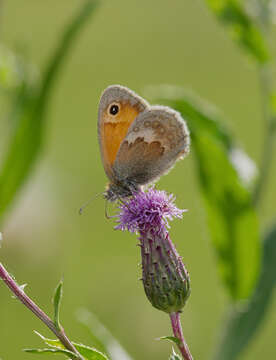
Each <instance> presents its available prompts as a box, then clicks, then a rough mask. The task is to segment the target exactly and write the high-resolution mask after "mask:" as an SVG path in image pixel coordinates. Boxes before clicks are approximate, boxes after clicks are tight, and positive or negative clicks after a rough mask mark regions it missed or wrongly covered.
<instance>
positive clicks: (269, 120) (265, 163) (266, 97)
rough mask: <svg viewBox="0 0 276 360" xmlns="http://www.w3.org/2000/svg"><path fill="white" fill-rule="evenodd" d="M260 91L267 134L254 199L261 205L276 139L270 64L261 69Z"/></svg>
mask: <svg viewBox="0 0 276 360" xmlns="http://www.w3.org/2000/svg"><path fill="white" fill-rule="evenodd" d="M259 78H260V92H261V97H262V112H263V118H264V123H265V135H264V144H263V153H262V159H261V165H260V175H259V179H258V181H257V183H256V187H255V191H254V196H253V201H254V204H255V205H259V203H260V201H261V199H262V195H263V191H264V188H265V185H266V183H267V179H268V175H269V171H270V168H271V163H272V158H273V145H274V140H275V130H276V126H275V123H276V120H275V116H273V114H272V112H271V105H270V100H271V93H272V90H271V87H272V86H271V71H270V68H269V66H268V65H264V66H262V67H261V68H260V70H259Z"/></svg>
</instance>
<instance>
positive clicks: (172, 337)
mask: <svg viewBox="0 0 276 360" xmlns="http://www.w3.org/2000/svg"><path fill="white" fill-rule="evenodd" d="M158 340H168V341H171V342H172V343H174V344H176V345H180V343H181V342H180V340H179V339H178V338H177V337H174V336H161V337H160V338H158Z"/></svg>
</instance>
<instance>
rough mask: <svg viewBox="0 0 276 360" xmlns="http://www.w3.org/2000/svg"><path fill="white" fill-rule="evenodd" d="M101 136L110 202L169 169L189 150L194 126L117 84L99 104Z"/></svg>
mask: <svg viewBox="0 0 276 360" xmlns="http://www.w3.org/2000/svg"><path fill="white" fill-rule="evenodd" d="M98 139H99V144H100V150H101V157H102V162H103V166H104V170H105V172H106V175H107V177H108V178H109V180H110V184H109V185H108V187H107V190H106V192H105V194H104V196H105V198H106V199H107V200H110V201H114V200H116V199H121V198H125V197H128V196H131V195H132V194H133V192H136V191H139V190H140V189H141V188H142V187H143V185H147V184H150V183H152V182H154V181H156V180H157V179H158V178H159V177H160V176H161V175H163V174H164V173H167V172H168V171H169V170H170V169H171V168H172V166H173V165H174V164H175V162H176V160H178V159H181V158H183V157H184V156H185V155H187V154H188V152H189V145H190V137H189V130H188V128H187V125H186V123H185V121H184V120H183V119H182V117H181V115H180V114H179V113H178V112H176V111H174V110H172V109H170V108H169V107H166V106H150V105H149V104H148V103H147V102H146V101H145V100H144V99H143V98H141V97H140V96H138V95H137V94H135V93H134V92H133V91H131V90H130V89H128V88H126V87H123V86H120V85H112V86H109V87H108V88H107V89H105V90H104V92H103V94H102V96H101V99H100V104H99V113H98Z"/></svg>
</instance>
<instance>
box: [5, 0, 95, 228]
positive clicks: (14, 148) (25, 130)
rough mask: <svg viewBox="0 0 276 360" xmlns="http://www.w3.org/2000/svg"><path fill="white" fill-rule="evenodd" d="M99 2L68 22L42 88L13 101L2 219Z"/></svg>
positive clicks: (30, 165)
mask: <svg viewBox="0 0 276 360" xmlns="http://www.w3.org/2000/svg"><path fill="white" fill-rule="evenodd" d="M96 5H97V2H95V1H92V0H88V1H86V2H85V3H84V4H83V5H81V8H80V10H79V11H78V13H77V14H76V15H75V16H74V18H73V19H72V21H71V22H70V23H69V24H68V25H67V27H66V28H65V30H64V33H63V35H62V37H61V39H60V42H59V44H58V47H57V49H56V51H55V53H54V54H53V56H52V57H51V59H50V60H49V63H48V66H47V67H46V70H45V72H44V74H43V76H42V80H41V86H40V87H38V86H37V87H31V88H29V87H28V86H25V87H23V88H21V89H20V91H19V93H18V96H17V97H16V99H15V101H14V104H13V112H12V119H11V120H12V122H13V123H14V125H15V126H14V129H13V134H12V137H11V139H10V144H9V147H8V149H7V151H6V154H5V156H4V158H3V163H2V168H1V170H0V204H1V206H0V221H3V215H4V213H5V212H6V210H7V208H8V207H9V206H10V205H11V203H12V201H13V200H14V198H15V196H16V194H17V193H18V191H19V189H20V188H21V187H22V185H23V184H24V182H25V181H26V180H27V178H28V176H29V174H30V171H31V170H32V168H33V165H34V163H35V160H36V159H37V157H38V155H39V153H40V150H41V145H42V143H43V139H44V132H45V131H44V130H45V122H46V110H47V108H48V104H49V99H50V95H51V94H52V89H53V85H54V82H55V81H56V79H57V75H58V73H59V71H60V70H61V69H62V65H63V62H64V60H65V58H66V57H67V55H68V53H69V50H70V48H71V46H72V44H73V41H74V40H75V38H76V36H77V34H78V33H79V31H80V29H81V28H82V27H83V25H84V24H85V22H86V21H87V20H88V19H89V17H90V15H91V14H92V13H93V12H94V10H95V8H96Z"/></svg>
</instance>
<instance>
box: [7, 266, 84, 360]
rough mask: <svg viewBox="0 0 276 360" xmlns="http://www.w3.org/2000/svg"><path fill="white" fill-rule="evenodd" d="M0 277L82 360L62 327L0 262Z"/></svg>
mask: <svg viewBox="0 0 276 360" xmlns="http://www.w3.org/2000/svg"><path fill="white" fill-rule="evenodd" d="M0 278H1V279H3V281H4V282H5V284H6V285H7V286H8V287H9V289H10V290H11V291H12V292H13V294H14V295H15V296H16V298H17V299H18V300H20V301H21V302H22V304H24V305H25V306H26V307H27V308H28V309H29V310H31V311H32V312H33V313H34V314H35V315H36V316H37V317H38V318H39V319H40V320H41V321H42V322H44V324H45V325H46V326H47V327H48V328H49V329H50V330H51V331H52V332H53V333H54V334H55V335H56V337H57V338H58V339H59V340H60V342H61V343H62V344H63V345H64V346H65V348H66V349H67V350H69V351H71V352H73V353H74V354H76V355H77V356H78V359H80V360H82V359H83V358H82V356H81V355H80V354H79V352H78V351H77V349H76V348H75V346H74V345H73V344H72V343H71V342H70V340H69V339H68V337H67V335H66V334H65V331H64V329H63V327H60V329H57V328H56V326H55V324H54V322H53V321H52V320H51V319H50V318H49V316H48V315H46V314H45V313H44V311H42V310H41V309H40V308H39V307H38V306H37V305H36V304H35V303H34V302H33V301H32V299H30V298H29V296H27V295H26V294H25V292H24V290H23V288H22V287H20V286H19V285H18V284H17V283H16V281H15V280H14V279H13V278H12V277H11V275H10V274H9V273H8V271H7V270H6V269H5V267H4V266H3V265H2V264H1V263H0Z"/></svg>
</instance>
